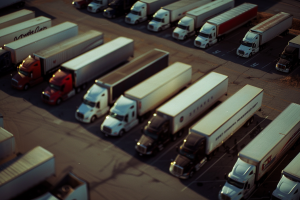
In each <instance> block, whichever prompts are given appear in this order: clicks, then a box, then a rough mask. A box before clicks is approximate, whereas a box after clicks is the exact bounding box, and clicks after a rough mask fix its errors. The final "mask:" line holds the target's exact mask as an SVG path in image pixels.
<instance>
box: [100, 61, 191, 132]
mask: <svg viewBox="0 0 300 200" xmlns="http://www.w3.org/2000/svg"><path fill="white" fill-rule="evenodd" d="M191 80H192V66H191V65H187V64H184V63H180V62H176V63H174V64H173V65H171V66H169V67H167V68H165V69H164V70H162V71H160V72H158V73H156V74H155V75H153V76H151V77H150V78H148V79H146V80H145V81H143V82H141V83H139V84H138V85H136V86H134V87H133V88H131V89H129V90H127V91H126V92H125V93H124V95H121V96H120V97H119V98H118V100H117V101H116V102H115V104H114V106H113V107H112V108H111V109H110V113H109V115H108V116H106V119H105V120H104V122H103V123H102V124H101V126H100V129H101V131H102V132H103V133H104V134H105V135H106V136H109V135H110V136H122V135H123V134H124V133H125V132H126V131H129V130H130V129H131V128H133V127H134V126H136V125H137V124H138V123H139V121H140V122H142V121H144V119H145V118H146V117H148V115H149V114H150V112H151V111H152V110H153V109H155V108H156V107H157V106H159V105H160V104H162V103H163V102H165V101H166V100H167V99H169V98H170V97H172V96H173V95H175V94H176V93H178V92H179V91H180V90H182V89H183V88H184V87H186V86H187V85H188V84H189V83H190V82H191Z"/></svg>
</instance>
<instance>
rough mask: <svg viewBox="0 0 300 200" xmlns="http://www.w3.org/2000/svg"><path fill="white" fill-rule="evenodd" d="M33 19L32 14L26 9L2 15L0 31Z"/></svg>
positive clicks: (33, 15)
mask: <svg viewBox="0 0 300 200" xmlns="http://www.w3.org/2000/svg"><path fill="white" fill-rule="evenodd" d="M34 17H35V14H34V12H33V11H31V10H26V9H23V10H20V11H17V12H13V13H11V14H8V15H4V16H2V17H0V29H3V28H6V27H8V26H12V25H14V24H18V23H21V22H24V21H27V20H30V19H33V18H34Z"/></svg>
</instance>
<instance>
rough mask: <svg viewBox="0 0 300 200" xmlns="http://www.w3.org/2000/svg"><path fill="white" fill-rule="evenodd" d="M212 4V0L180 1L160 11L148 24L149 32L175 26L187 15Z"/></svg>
mask: <svg viewBox="0 0 300 200" xmlns="http://www.w3.org/2000/svg"><path fill="white" fill-rule="evenodd" d="M209 2H211V0H180V1H177V2H174V3H172V4H169V5H167V6H164V7H162V8H161V9H159V10H158V11H157V12H156V13H155V14H154V15H153V19H152V21H151V22H149V24H148V27H147V28H148V30H150V31H155V32H158V31H161V30H165V29H167V28H169V27H170V26H171V24H175V23H177V22H178V20H180V19H181V18H183V17H184V16H185V15H186V13H187V12H188V11H189V10H191V9H194V8H197V7H199V6H203V5H204V4H207V3H209Z"/></svg>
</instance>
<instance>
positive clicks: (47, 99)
mask: <svg viewBox="0 0 300 200" xmlns="http://www.w3.org/2000/svg"><path fill="white" fill-rule="evenodd" d="M41 98H42V101H43V102H44V103H47V104H49V105H55V104H56V101H55V100H50V98H48V96H47V95H43V94H42V95H41Z"/></svg>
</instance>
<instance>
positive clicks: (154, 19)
mask: <svg viewBox="0 0 300 200" xmlns="http://www.w3.org/2000/svg"><path fill="white" fill-rule="evenodd" d="M153 21H157V22H161V21H162V19H160V18H157V17H154V18H153Z"/></svg>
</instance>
